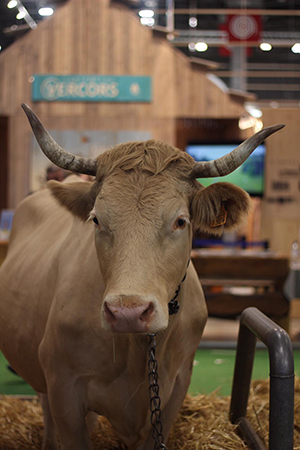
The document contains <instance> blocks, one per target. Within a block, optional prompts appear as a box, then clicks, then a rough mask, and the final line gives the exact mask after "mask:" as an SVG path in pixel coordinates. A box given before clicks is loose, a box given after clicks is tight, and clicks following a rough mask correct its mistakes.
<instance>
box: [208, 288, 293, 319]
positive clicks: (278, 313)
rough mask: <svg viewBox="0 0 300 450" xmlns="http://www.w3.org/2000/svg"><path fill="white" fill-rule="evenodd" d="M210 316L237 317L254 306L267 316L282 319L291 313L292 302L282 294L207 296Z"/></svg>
mask: <svg viewBox="0 0 300 450" xmlns="http://www.w3.org/2000/svg"><path fill="white" fill-rule="evenodd" d="M205 300H206V304H207V309H208V314H209V315H210V316H214V317H236V316H239V315H240V314H241V313H242V312H243V311H244V309H246V308H249V307H250V306H254V307H256V308H258V309H259V310H260V311H262V312H263V313H264V314H266V315H267V316H273V317H282V316H286V315H288V313H289V308H290V302H289V301H288V300H287V299H286V298H285V297H284V296H283V294H281V293H277V292H274V293H268V292H267V293H265V294H264V295H252V296H247V297H246V296H238V295H230V294H222V293H220V294H218V295H209V294H206V295H205Z"/></svg>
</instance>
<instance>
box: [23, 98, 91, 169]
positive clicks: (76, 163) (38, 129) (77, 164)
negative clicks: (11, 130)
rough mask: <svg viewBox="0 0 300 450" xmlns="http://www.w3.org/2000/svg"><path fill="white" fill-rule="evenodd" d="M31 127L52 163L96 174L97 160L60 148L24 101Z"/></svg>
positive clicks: (63, 167)
mask: <svg viewBox="0 0 300 450" xmlns="http://www.w3.org/2000/svg"><path fill="white" fill-rule="evenodd" d="M22 108H23V109H24V111H25V113H26V115H27V117H28V120H29V122H30V125H31V128H32V130H33V132H34V135H35V137H36V140H37V141H38V144H39V146H40V147H41V149H42V151H43V152H44V154H45V155H46V156H47V158H49V159H50V161H52V162H53V164H56V165H57V166H58V167H61V168H62V169H66V170H71V171H72V172H78V173H85V174H86V175H94V176H95V175H96V172H97V160H96V159H88V158H82V157H80V156H75V155H72V154H71V153H68V152H66V151H65V150H64V149H63V148H61V147H60V146H59V145H58V144H57V143H56V142H55V140H54V139H53V138H52V137H51V136H50V134H49V133H48V132H47V131H46V130H45V128H44V126H43V124H42V122H41V121H40V119H39V118H38V117H37V116H36V115H35V113H34V112H33V111H32V109H31V108H29V106H28V105H26V104H25V103H23V104H22Z"/></svg>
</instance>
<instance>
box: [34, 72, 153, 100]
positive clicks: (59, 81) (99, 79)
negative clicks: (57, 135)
mask: <svg viewBox="0 0 300 450" xmlns="http://www.w3.org/2000/svg"><path fill="white" fill-rule="evenodd" d="M32 80H33V81H32V100H33V101H34V102H39V101H48V102H151V100H152V92H151V77H146V76H136V77H132V76H127V75H124V76H114V75H34V76H33V77H32Z"/></svg>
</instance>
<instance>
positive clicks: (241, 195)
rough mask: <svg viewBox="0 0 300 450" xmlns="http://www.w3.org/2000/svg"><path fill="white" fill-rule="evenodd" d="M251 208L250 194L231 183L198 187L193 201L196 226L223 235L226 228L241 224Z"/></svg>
mask: <svg viewBox="0 0 300 450" xmlns="http://www.w3.org/2000/svg"><path fill="white" fill-rule="evenodd" d="M250 209H251V199H250V197H249V195H248V194H247V193H246V192H245V191H244V190H243V189H241V188H239V187H237V186H234V185H233V184H230V183H215V184H212V185H211V186H209V187H207V188H203V189H198V190H197V191H196V192H195V193H194V195H193V198H192V202H191V214H192V220H193V224H194V228H195V229H198V230H201V231H205V232H207V233H210V234H216V235H221V234H222V233H223V231H224V229H227V230H232V229H235V228H238V227H239V226H241V225H242V224H243V222H245V220H246V219H247V215H248V213H249V211H250Z"/></svg>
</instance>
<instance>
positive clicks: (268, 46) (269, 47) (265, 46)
mask: <svg viewBox="0 0 300 450" xmlns="http://www.w3.org/2000/svg"><path fill="white" fill-rule="evenodd" d="M259 48H260V49H261V50H262V51H263V52H269V51H270V50H272V48H273V47H272V45H271V44H269V43H268V42H262V43H261V44H260V46H259Z"/></svg>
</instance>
